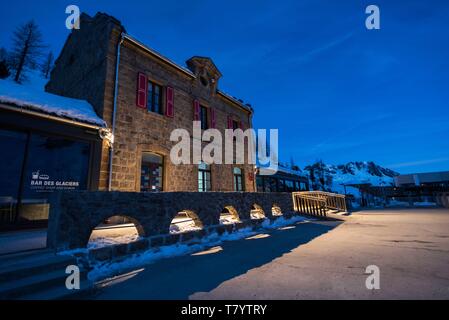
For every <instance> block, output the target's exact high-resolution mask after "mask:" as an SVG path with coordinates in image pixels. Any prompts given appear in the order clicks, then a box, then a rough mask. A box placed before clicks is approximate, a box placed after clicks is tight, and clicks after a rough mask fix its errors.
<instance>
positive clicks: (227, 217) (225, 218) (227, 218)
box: [220, 214, 239, 224]
mask: <svg viewBox="0 0 449 320" xmlns="http://www.w3.org/2000/svg"><path fill="white" fill-rule="evenodd" d="M238 222H239V220H238V219H236V218H235V217H234V216H233V215H232V214H221V215H220V224H234V223H238Z"/></svg>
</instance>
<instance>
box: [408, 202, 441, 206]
mask: <svg viewBox="0 0 449 320" xmlns="http://www.w3.org/2000/svg"><path fill="white" fill-rule="evenodd" d="M413 205H414V206H415V207H436V206H437V204H436V203H435V202H427V201H425V202H415V203H413Z"/></svg>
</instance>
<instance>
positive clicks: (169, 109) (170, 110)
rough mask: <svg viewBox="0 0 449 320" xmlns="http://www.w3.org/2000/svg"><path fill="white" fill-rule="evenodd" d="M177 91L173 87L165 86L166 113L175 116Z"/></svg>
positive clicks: (168, 115)
mask: <svg viewBox="0 0 449 320" xmlns="http://www.w3.org/2000/svg"><path fill="white" fill-rule="evenodd" d="M174 100H175V92H174V90H173V88H172V87H167V88H165V115H166V116H167V117H170V118H173V117H174V115H175V103H174Z"/></svg>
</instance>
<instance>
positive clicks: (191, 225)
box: [170, 218, 201, 233]
mask: <svg viewBox="0 0 449 320" xmlns="http://www.w3.org/2000/svg"><path fill="white" fill-rule="evenodd" d="M198 230H201V228H200V227H198V226H196V225H195V221H193V219H190V218H186V219H178V218H175V219H173V221H172V223H171V224H170V233H183V232H189V231H198Z"/></svg>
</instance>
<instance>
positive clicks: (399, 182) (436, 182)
mask: <svg viewBox="0 0 449 320" xmlns="http://www.w3.org/2000/svg"><path fill="white" fill-rule="evenodd" d="M394 184H395V186H396V187H414V186H417V187H419V186H423V187H424V186H427V187H449V171H440V172H425V173H413V174H401V175H399V176H397V177H394Z"/></svg>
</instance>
